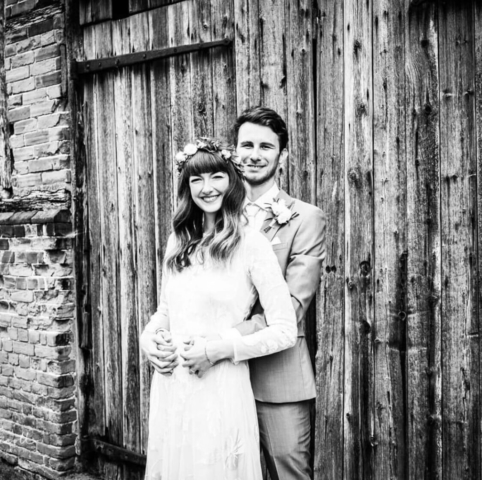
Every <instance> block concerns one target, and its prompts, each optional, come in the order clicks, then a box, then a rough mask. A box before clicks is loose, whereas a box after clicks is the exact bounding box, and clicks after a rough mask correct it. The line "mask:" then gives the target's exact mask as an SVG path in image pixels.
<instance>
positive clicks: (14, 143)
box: [8, 107, 30, 173]
mask: <svg viewBox="0 0 482 480" xmlns="http://www.w3.org/2000/svg"><path fill="white" fill-rule="evenodd" d="M24 108H27V109H28V112H19V115H20V118H17V119H16V120H12V119H11V118H10V112H13V111H14V110H10V111H9V113H8V117H9V120H10V121H11V122H15V121H17V120H23V119H25V118H29V117H30V109H29V107H24ZM18 110H22V108H19V109H18ZM22 117H23V118H22ZM24 146H25V142H24V138H23V135H12V136H11V137H10V148H22V147H24ZM14 167H15V169H16V170H17V171H18V170H19V169H18V167H17V165H14ZM27 172H28V170H26V171H25V172H23V173H27Z"/></svg>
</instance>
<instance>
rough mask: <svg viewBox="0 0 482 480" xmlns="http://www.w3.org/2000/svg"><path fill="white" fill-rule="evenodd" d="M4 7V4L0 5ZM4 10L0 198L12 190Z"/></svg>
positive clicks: (0, 24) (0, 27)
mask: <svg viewBox="0 0 482 480" xmlns="http://www.w3.org/2000/svg"><path fill="white" fill-rule="evenodd" d="M2 5H3V7H4V4H2ZM5 75H6V74H5V8H2V9H1V11H0V158H1V161H0V196H1V198H2V199H4V198H8V197H9V196H10V194H11V188H12V167H13V162H12V155H11V152H10V142H9V137H10V134H9V129H8V118H7V84H6V79H5Z"/></svg>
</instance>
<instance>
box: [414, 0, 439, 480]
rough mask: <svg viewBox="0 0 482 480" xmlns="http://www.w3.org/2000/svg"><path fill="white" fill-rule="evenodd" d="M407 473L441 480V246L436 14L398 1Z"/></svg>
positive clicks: (430, 7) (429, 8)
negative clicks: (402, 76) (402, 41)
mask: <svg viewBox="0 0 482 480" xmlns="http://www.w3.org/2000/svg"><path fill="white" fill-rule="evenodd" d="M405 15H406V17H407V31H406V35H405V38H406V47H405V52H406V54H405V61H406V69H405V70H406V111H407V112H408V114H407V117H406V121H407V128H406V150H407V221H408V229H407V241H408V245H409V251H408V258H407V276H408V279H409V281H408V285H407V313H408V315H407V374H406V378H407V445H408V451H407V456H408V459H409V463H408V471H407V474H408V475H407V476H408V478H410V479H413V480H415V479H419V478H424V479H441V478H442V429H441V423H440V419H441V401H442V398H441V396H442V392H441V378H442V377H441V368H440V365H441V337H440V336H441V324H440V319H441V302H440V296H441V258H440V255H441V243H440V181H439V174H440V155H439V142H440V133H439V98H438V97H439V78H438V34H437V29H436V25H437V13H436V7H435V6H434V5H433V4H424V5H421V6H420V7H417V8H413V7H412V6H411V2H409V1H408V0H407V1H406V2H405Z"/></svg>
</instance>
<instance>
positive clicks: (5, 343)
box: [2, 339, 13, 352]
mask: <svg viewBox="0 0 482 480" xmlns="http://www.w3.org/2000/svg"><path fill="white" fill-rule="evenodd" d="M2 349H3V350H5V351H6V352H12V351H13V344H12V341H11V340H5V339H3V340H2Z"/></svg>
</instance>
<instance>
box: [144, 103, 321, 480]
mask: <svg viewBox="0 0 482 480" xmlns="http://www.w3.org/2000/svg"><path fill="white" fill-rule="evenodd" d="M234 131H235V134H236V152H234V151H232V150H231V149H230V148H227V147H223V146H222V145H221V144H220V143H219V142H217V141H215V140H210V139H204V138H202V139H198V140H196V143H195V144H189V145H187V146H186V147H185V149H184V151H183V152H180V153H179V154H178V155H177V156H176V163H177V167H178V171H179V184H178V207H177V210H176V212H175V214H174V219H173V233H172V234H171V236H170V238H169V240H168V245H167V249H166V255H165V259H164V270H163V278H162V286H161V297H160V302H159V307H158V310H157V311H156V313H155V314H154V315H153V316H152V317H151V320H150V322H149V323H148V324H147V326H146V328H145V330H144V332H143V333H142V335H141V348H142V350H143V351H144V352H145V354H146V355H147V357H148V359H149V361H150V362H151V364H152V365H153V366H154V368H155V370H156V373H154V376H153V381H152V386H151V400H150V415H149V439H148V451H147V468H146V477H145V478H146V480H161V479H162V480H176V479H178V480H184V479H194V480H204V479H205V480H226V479H232V480H258V479H259V480H261V478H262V474H261V466H260V455H259V442H261V446H262V448H263V451H264V454H265V458H266V463H267V466H268V470H269V472H270V476H271V478H272V480H277V479H281V480H290V479H309V478H310V475H311V469H310V404H311V400H312V399H313V398H314V397H315V381H314V375H313V370H312V366H311V361H310V357H309V353H308V348H307V344H306V341H305V338H304V317H305V314H306V311H307V309H308V306H309V304H310V302H311V300H312V298H313V296H314V294H315V291H316V289H317V287H318V284H319V280H320V276H321V266H322V262H323V259H324V255H325V237H324V235H325V222H324V216H323V214H322V212H321V210H319V209H318V208H316V207H314V206H312V205H309V204H306V203H304V202H301V201H300V200H296V199H293V198H291V197H290V196H289V195H288V194H287V193H285V192H284V191H282V190H279V189H278V187H277V185H276V182H275V174H276V171H277V167H278V164H279V162H280V160H285V159H286V157H287V155H288V152H287V143H288V132H287V128H286V124H285V122H284V121H283V119H282V118H281V117H280V116H279V115H278V114H277V113H276V112H274V111H273V110H270V109H268V108H263V107H254V108H251V109H248V110H246V111H245V112H244V113H243V114H242V115H241V116H240V117H238V119H237V120H236V123H235V126H234ZM248 360H249V367H248V362H247V361H248Z"/></svg>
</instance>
